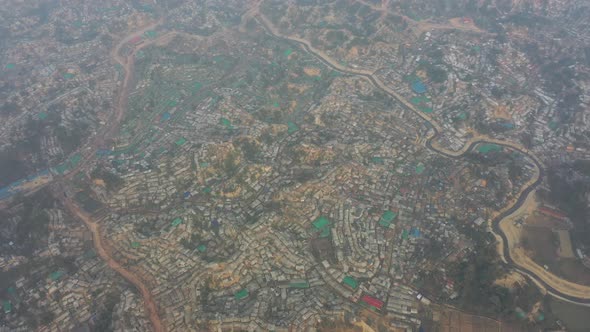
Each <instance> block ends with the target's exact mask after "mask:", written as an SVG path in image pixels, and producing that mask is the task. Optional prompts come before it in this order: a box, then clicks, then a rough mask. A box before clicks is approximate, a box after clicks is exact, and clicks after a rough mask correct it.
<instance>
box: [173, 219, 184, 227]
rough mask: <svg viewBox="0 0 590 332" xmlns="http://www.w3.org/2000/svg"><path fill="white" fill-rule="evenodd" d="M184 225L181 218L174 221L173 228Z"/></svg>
mask: <svg viewBox="0 0 590 332" xmlns="http://www.w3.org/2000/svg"><path fill="white" fill-rule="evenodd" d="M181 223H182V219H180V218H176V219H174V220H172V226H178V225H180V224H181Z"/></svg>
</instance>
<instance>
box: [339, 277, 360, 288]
mask: <svg viewBox="0 0 590 332" xmlns="http://www.w3.org/2000/svg"><path fill="white" fill-rule="evenodd" d="M342 283H343V284H345V285H346V286H348V287H350V288H352V289H356V288H357V287H358V286H359V283H358V281H356V279H354V278H353V277H351V276H346V277H344V279H342Z"/></svg>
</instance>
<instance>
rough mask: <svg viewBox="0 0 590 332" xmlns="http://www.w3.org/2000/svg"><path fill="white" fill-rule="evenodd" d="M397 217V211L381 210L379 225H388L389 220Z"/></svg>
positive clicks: (389, 223)
mask: <svg viewBox="0 0 590 332" xmlns="http://www.w3.org/2000/svg"><path fill="white" fill-rule="evenodd" d="M396 217H397V213H395V212H393V211H390V210H387V211H385V212H383V215H381V219H380V220H379V225H381V226H383V227H389V225H391V222H392V221H393V220H394V219H395V218H396Z"/></svg>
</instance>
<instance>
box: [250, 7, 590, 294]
mask: <svg viewBox="0 0 590 332" xmlns="http://www.w3.org/2000/svg"><path fill="white" fill-rule="evenodd" d="M256 18H257V19H258V20H259V22H260V23H262V25H263V26H264V27H265V28H266V29H267V31H269V32H270V33H271V34H272V35H274V36H276V37H279V38H282V39H287V40H291V41H294V42H297V43H298V44H300V45H302V46H303V48H304V50H305V51H307V52H308V53H310V54H312V55H314V56H316V58H318V59H319V60H321V61H322V62H324V63H325V64H327V65H328V66H330V67H332V68H334V69H336V70H338V71H341V72H344V73H349V74H354V75H359V76H363V77H365V78H367V79H369V80H370V81H371V82H372V83H373V84H374V85H375V86H377V87H378V88H380V89H382V90H383V91H385V92H387V93H388V94H389V95H390V96H392V97H394V98H395V99H396V100H398V101H399V102H400V103H401V104H403V106H405V107H406V108H408V109H410V110H411V111H413V112H414V113H415V114H416V115H418V116H420V117H421V118H422V119H424V120H425V121H427V122H428V123H430V125H431V126H432V128H433V133H432V135H431V136H430V137H429V138H428V140H427V141H426V146H427V147H428V148H429V149H431V150H432V151H434V152H436V153H439V154H442V155H445V156H447V157H450V158H460V157H462V156H463V155H464V154H465V153H466V152H467V151H471V149H473V148H474V147H475V145H476V144H478V143H494V144H499V145H501V146H504V147H508V148H511V149H514V150H516V151H518V152H521V153H523V154H525V155H526V156H528V157H529V158H531V159H532V160H533V162H534V164H535V168H536V169H535V172H534V175H533V177H532V178H531V179H530V181H529V182H528V183H526V184H525V185H524V186H523V187H522V188H521V191H520V193H519V194H520V195H519V196H518V198H517V199H515V200H514V201H513V202H511V203H510V204H508V206H506V207H505V208H504V209H502V210H500V211H499V212H498V217H497V218H495V219H494V222H492V224H493V226H494V227H493V230H494V233H496V232H498V233H499V234H498V238H499V239H500V241H501V244H502V245H501V247H499V250H498V251H499V252H498V253H499V254H500V256H501V257H502V258H503V260H504V262H505V263H506V264H507V265H509V266H511V267H514V268H515V269H516V270H517V271H518V272H519V273H522V274H524V275H527V276H528V277H530V278H531V280H532V281H533V282H534V283H535V284H537V285H538V286H539V287H541V288H543V289H546V290H547V292H548V293H550V294H551V295H553V296H555V297H559V298H561V299H567V300H568V301H570V302H572V303H577V304H581V305H590V288H588V287H586V286H583V285H578V284H575V283H571V282H569V281H567V280H564V279H563V278H560V277H557V276H555V275H554V274H552V273H550V272H548V271H546V270H545V269H543V268H542V267H540V266H539V265H537V264H535V263H534V262H533V261H532V260H531V259H530V258H529V259H527V257H526V256H523V255H520V253H519V252H514V251H511V250H509V248H510V240H508V239H506V240H503V237H504V236H505V234H504V233H503V230H502V228H500V227H499V224H501V221H502V220H504V219H505V218H508V217H509V216H510V215H512V214H514V213H517V212H518V211H519V210H520V209H521V208H522V206H523V202H524V201H525V200H526V199H527V198H528V197H530V195H531V194H533V193H534V188H535V187H536V186H537V185H538V184H539V183H540V179H541V178H542V176H543V171H544V170H543V166H542V163H541V162H540V161H539V159H538V158H537V157H536V156H535V155H534V154H533V153H532V152H531V151H529V150H528V149H526V148H525V147H523V146H522V145H520V144H518V143H516V142H511V141H504V140H499V139H495V138H491V137H487V136H482V135H478V136H476V137H473V138H472V139H471V140H469V141H468V142H467V143H466V144H465V145H464V147H463V148H462V149H461V150H459V151H450V150H446V149H445V148H444V147H441V146H439V145H438V144H436V143H433V141H434V138H435V137H436V136H437V135H438V134H439V133H441V132H442V127H441V126H440V125H439V124H438V123H437V122H436V121H434V120H433V119H432V118H431V117H430V116H429V115H427V114H425V113H423V112H421V111H419V110H417V109H416V108H415V107H414V106H413V105H412V104H411V103H409V102H408V101H407V100H406V99H405V98H403V97H402V96H401V95H399V94H398V93H396V92H395V91H393V90H392V89H391V88H389V87H388V86H387V85H385V84H384V83H383V82H382V81H381V80H380V79H379V78H377V77H376V76H375V75H374V74H373V73H371V72H370V71H368V70H359V69H352V68H347V67H345V66H343V65H341V64H340V63H338V62H337V61H334V60H333V59H332V58H331V57H330V56H328V55H327V54H325V53H324V52H322V51H320V50H317V49H315V48H314V47H313V46H311V43H310V42H309V41H307V40H305V39H302V38H299V37H297V36H286V35H283V34H281V33H280V32H278V30H277V29H276V27H274V25H273V24H272V22H270V21H269V20H268V19H267V18H266V17H265V16H264V15H263V14H261V13H260V11H257V13H256ZM500 248H501V250H500ZM513 253H514V257H512V254H513Z"/></svg>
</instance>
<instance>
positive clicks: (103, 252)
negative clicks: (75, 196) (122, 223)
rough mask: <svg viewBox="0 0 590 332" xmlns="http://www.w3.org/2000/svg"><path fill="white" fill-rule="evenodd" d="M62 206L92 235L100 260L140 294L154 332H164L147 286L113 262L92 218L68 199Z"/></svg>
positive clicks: (98, 228) (98, 227)
mask: <svg viewBox="0 0 590 332" xmlns="http://www.w3.org/2000/svg"><path fill="white" fill-rule="evenodd" d="M62 202H63V203H64V206H65V207H66V208H67V209H68V211H70V213H72V214H73V215H74V216H76V217H78V218H80V220H82V221H83V222H84V224H85V225H86V226H87V227H88V229H89V230H90V232H91V233H92V242H94V248H95V249H96V252H97V253H98V255H99V256H100V258H102V259H103V260H104V261H105V262H106V263H107V265H108V266H109V267H110V268H111V269H113V270H115V271H117V273H119V274H120V275H121V276H122V277H123V278H125V279H126V280H127V281H129V282H130V283H132V284H133V285H134V286H135V287H136V288H137V289H138V290H139V291H140V292H141V297H142V298H143V302H144V305H145V309H146V311H147V314H148V317H149V319H150V322H151V323H152V326H153V327H154V331H156V332H163V331H165V329H164V326H163V325H162V321H161V320H160V316H159V314H158V307H157V305H156V302H155V301H154V298H153V297H152V293H151V292H150V290H149V289H148V288H147V286H146V285H145V284H144V283H143V281H142V280H141V278H139V277H138V276H137V275H135V274H134V273H133V272H131V271H129V270H127V269H126V268H125V267H123V266H122V265H121V264H119V263H118V262H117V261H115V260H114V259H113V258H112V257H111V254H110V251H109V249H108V246H106V245H105V244H104V242H103V238H102V235H101V233H100V226H99V225H98V224H97V223H96V222H94V221H93V220H92V218H91V217H90V216H89V215H87V214H86V213H85V212H84V211H82V210H81V209H80V207H78V205H76V204H75V203H73V202H72V201H71V200H69V199H64V200H62Z"/></svg>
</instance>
